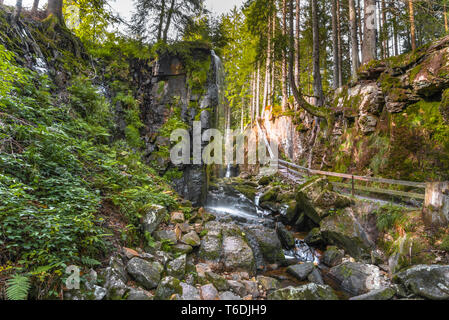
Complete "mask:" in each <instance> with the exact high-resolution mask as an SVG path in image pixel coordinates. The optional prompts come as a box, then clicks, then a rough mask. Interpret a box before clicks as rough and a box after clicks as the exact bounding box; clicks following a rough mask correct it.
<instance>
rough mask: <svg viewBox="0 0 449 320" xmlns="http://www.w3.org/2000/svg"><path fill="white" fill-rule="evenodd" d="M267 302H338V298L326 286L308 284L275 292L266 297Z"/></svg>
mask: <svg viewBox="0 0 449 320" xmlns="http://www.w3.org/2000/svg"><path fill="white" fill-rule="evenodd" d="M268 300H338V297H337V295H336V294H335V292H334V290H333V289H332V288H331V287H329V286H327V285H319V284H316V283H309V284H306V285H303V286H300V287H291V286H290V287H287V288H284V289H279V290H276V291H274V292H272V293H270V294H269V295H268Z"/></svg>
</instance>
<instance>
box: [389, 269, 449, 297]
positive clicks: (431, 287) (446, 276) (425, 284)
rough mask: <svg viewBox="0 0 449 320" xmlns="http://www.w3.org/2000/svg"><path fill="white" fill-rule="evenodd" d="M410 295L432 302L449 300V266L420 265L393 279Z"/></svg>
mask: <svg viewBox="0 0 449 320" xmlns="http://www.w3.org/2000/svg"><path fill="white" fill-rule="evenodd" d="M393 281H394V282H395V283H398V284H399V285H401V286H402V287H403V288H404V289H405V290H407V291H408V292H409V293H412V294H414V295H416V296H419V297H423V298H426V299H431V300H449V266H442V265H418V266H414V267H412V268H410V269H408V270H406V271H403V272H400V273H398V274H396V275H395V276H394V277H393Z"/></svg>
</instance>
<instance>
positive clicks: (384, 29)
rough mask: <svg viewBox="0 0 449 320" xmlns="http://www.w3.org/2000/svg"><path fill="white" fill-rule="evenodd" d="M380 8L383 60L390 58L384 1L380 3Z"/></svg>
mask: <svg viewBox="0 0 449 320" xmlns="http://www.w3.org/2000/svg"><path fill="white" fill-rule="evenodd" d="M381 6H382V38H383V47H384V54H385V56H384V58H388V57H390V48H389V44H388V42H389V32H388V25H387V7H386V4H385V0H382V1H381Z"/></svg>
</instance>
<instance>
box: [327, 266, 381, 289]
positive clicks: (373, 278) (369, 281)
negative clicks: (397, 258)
mask: <svg viewBox="0 0 449 320" xmlns="http://www.w3.org/2000/svg"><path fill="white" fill-rule="evenodd" d="M329 274H330V275H331V276H332V277H333V278H334V279H336V281H338V283H340V285H341V286H342V287H343V289H344V290H345V291H347V292H348V293H350V294H351V295H353V296H358V295H361V294H364V293H367V292H369V291H371V290H376V289H381V288H383V287H385V286H387V285H388V283H387V280H386V279H385V277H384V276H382V275H381V272H380V269H379V267H377V266H374V265H371V264H363V263H356V262H344V263H342V264H340V265H338V266H336V267H333V268H331V269H330V271H329Z"/></svg>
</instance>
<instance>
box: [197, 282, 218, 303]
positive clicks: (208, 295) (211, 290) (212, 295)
mask: <svg viewBox="0 0 449 320" xmlns="http://www.w3.org/2000/svg"><path fill="white" fill-rule="evenodd" d="M200 291H201V299H202V300H218V299H219V296H218V291H217V289H216V288H215V287H214V285H213V284H206V285H204V286H202V287H201V290H200Z"/></svg>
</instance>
